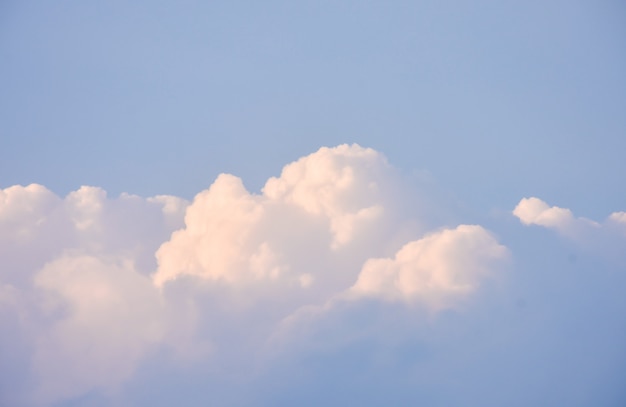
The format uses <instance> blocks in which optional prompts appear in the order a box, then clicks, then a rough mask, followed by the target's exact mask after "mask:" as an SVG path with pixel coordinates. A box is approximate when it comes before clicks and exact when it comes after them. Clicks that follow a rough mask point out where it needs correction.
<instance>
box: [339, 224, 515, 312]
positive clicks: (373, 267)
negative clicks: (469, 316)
mask: <svg viewBox="0 0 626 407" xmlns="http://www.w3.org/2000/svg"><path fill="white" fill-rule="evenodd" d="M506 256H507V249H506V248H505V247H504V246H502V245H500V244H499V243H498V242H497V240H496V239H495V238H494V237H493V236H492V235H491V234H490V233H489V232H488V231H486V230H485V229H484V228H482V227H481V226H478V225H461V226H458V227H457V228H455V229H446V230H442V231H439V232H436V233H433V234H431V235H429V236H427V237H424V238H422V239H420V240H416V241H413V242H410V243H407V244H406V245H405V246H403V247H402V248H401V249H400V250H399V251H398V252H397V253H396V255H395V256H394V258H382V259H369V260H367V262H366V263H365V265H364V266H363V269H362V270H361V273H360V274H359V277H358V280H357V281H356V283H355V284H354V286H352V288H351V289H350V290H351V293H353V294H355V295H356V296H357V297H360V296H364V297H376V298H382V299H384V300H387V301H406V302H414V301H418V302H421V303H424V304H425V305H426V306H428V307H429V308H432V309H436V310H438V309H443V308H447V307H451V306H453V305H455V304H456V303H457V302H458V301H460V300H462V299H463V298H464V297H466V296H467V295H469V294H470V293H472V292H473V291H474V290H475V289H476V288H477V287H478V286H479V285H480V283H481V280H482V279H484V278H485V277H486V276H488V275H489V274H491V273H493V271H494V269H495V267H494V266H495V264H494V263H495V262H496V261H499V260H502V259H503V258H505V257H506Z"/></svg>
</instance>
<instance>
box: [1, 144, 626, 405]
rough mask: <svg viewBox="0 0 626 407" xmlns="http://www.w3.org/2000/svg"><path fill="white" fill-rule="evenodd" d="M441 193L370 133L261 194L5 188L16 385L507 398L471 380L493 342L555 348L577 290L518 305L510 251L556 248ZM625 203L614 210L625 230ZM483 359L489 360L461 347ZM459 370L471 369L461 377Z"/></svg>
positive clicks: (22, 400)
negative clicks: (545, 306) (464, 210)
mask: <svg viewBox="0 0 626 407" xmlns="http://www.w3.org/2000/svg"><path fill="white" fill-rule="evenodd" d="M431 199H433V198H432V197H429V196H425V195H423V194H422V190H421V189H420V186H419V185H415V184H414V183H411V182H409V180H407V179H405V178H404V177H403V176H402V175H401V174H399V173H398V171H397V170H395V169H394V168H393V167H391V166H390V165H389V164H388V163H387V161H386V159H385V157H384V156H383V155H382V154H380V153H379V152H377V151H375V150H372V149H367V148H362V147H360V146H358V145H341V146H338V147H334V148H326V147H324V148H321V149H320V150H319V151H317V152H315V153H313V154H311V155H309V156H306V157H303V158H300V159H299V160H297V161H295V162H293V163H290V164H288V165H287V166H285V167H284V169H283V171H282V173H281V174H280V176H278V177H275V178H270V179H269V180H268V181H267V183H266V184H265V186H264V188H263V189H262V191H261V192H260V193H251V192H249V191H247V190H246V189H245V187H244V186H243V182H242V181H241V180H240V179H239V178H237V177H235V176H233V175H229V174H222V175H220V176H219V177H218V178H217V179H216V180H215V182H214V183H213V184H212V185H211V186H210V188H208V189H207V190H205V191H201V192H200V193H198V194H197V195H196V197H195V198H194V200H193V201H192V202H190V203H189V202H186V201H185V200H183V199H180V198H177V197H171V196H157V197H153V198H141V197H137V196H133V195H127V194H123V195H121V196H120V197H118V198H114V199H111V198H108V197H107V196H106V193H105V191H103V190H101V189H99V188H95V187H81V188H80V189H79V190H77V191H74V192H72V193H70V194H69V195H68V196H66V197H58V196H57V195H55V194H54V193H53V192H51V191H49V190H47V189H46V188H45V187H43V186H40V185H29V186H26V187H23V186H13V187H9V188H6V189H4V190H0V243H1V245H0V328H1V329H2V332H3V333H5V334H4V335H3V337H2V338H1V339H0V345H1V346H0V366H1V367H0V402H2V403H4V404H10V405H16V406H21V405H24V406H30V405H50V404H52V403H55V402H56V403H60V405H63V403H65V402H67V403H70V404H68V405H75V404H76V403H77V404H78V405H89V403H97V402H99V401H102V402H103V403H106V404H119V405H148V404H149V405H171V404H172V403H174V404H180V403H181V402H180V400H187V401H189V400H194V401H193V402H187V401H185V402H182V404H190V403H191V404H194V403H196V404H197V402H196V401H197V400H200V402H201V403H217V404H220V405H238V404H239V405H241V404H243V405H280V404H281V403H283V405H293V404H294V403H297V404H304V405H306V403H304V402H303V400H302V398H301V396H303V395H307V394H309V393H311V392H312V393H311V394H309V396H307V397H309V398H310V402H309V405H320V403H322V404H325V405H339V404H345V403H344V402H345V400H346V399H343V400H340V399H341V397H348V394H351V392H355V393H356V392H357V389H358V388H363V386H365V388H368V387H369V388H370V390H372V391H374V389H378V390H380V391H381V392H392V393H394V394H398V397H399V398H398V399H397V400H396V404H398V405H402V404H404V405H414V404H415V402H429V400H430V401H431V402H433V403H435V404H437V403H439V404H442V403H443V404H446V405H460V404H459V403H460V402H461V398H460V397H461V396H463V397H469V398H470V399H472V400H475V401H477V402H478V401H482V402H483V404H482V405H501V404H498V403H501V402H502V401H503V400H505V399H506V397H495V396H494V397H491V398H490V397H486V396H485V395H480V396H479V395H476V394H474V393H473V392H475V391H477V390H476V389H481V388H482V387H484V386H486V381H487V379H488V378H489V377H492V376H493V375H494V374H499V373H501V372H502V371H503V370H506V369H505V366H503V365H502V363H500V362H497V361H496V359H498V358H505V359H506V358H507V357H509V355H508V354H507V352H506V349H505V348H506V345H507V344H509V345H510V346H513V347H514V348H516V349H517V350H518V351H522V352H525V351H528V352H533V351H534V350H537V351H538V352H539V353H542V352H548V350H549V349H551V347H550V346H548V345H546V343H547V342H544V337H542V336H541V334H540V333H537V334H536V336H534V335H533V334H532V333H529V331H528V329H536V330H537V332H544V333H545V338H546V339H545V340H546V341H558V340H560V338H561V336H560V332H555V331H554V329H555V328H554V326H558V325H559V323H561V322H562V321H561V320H560V319H558V318H560V317H561V316H562V314H560V310H561V309H565V308H567V306H569V304H568V305H564V304H560V303H557V304H556V305H555V306H554V308H553V309H552V311H554V312H553V314H554V315H556V317H555V318H557V320H555V321H554V322H555V324H553V325H550V324H549V323H547V322H545V321H543V320H542V319H541V315H540V314H539V313H532V312H526V313H525V315H526V316H525V317H524V318H526V319H525V320H523V321H518V320H516V318H519V317H521V315H522V314H519V309H518V308H519V307H513V308H510V307H509V305H510V304H511V300H510V299H509V296H511V295H518V294H519V293H516V292H515V289H511V288H510V287H511V284H512V283H514V282H515V281H516V280H515V279H516V278H517V277H516V276H517V274H515V273H512V271H511V270H510V266H509V265H510V259H511V257H513V259H514V262H517V266H516V267H515V268H514V269H516V270H517V272H519V273H522V272H523V270H522V271H520V270H519V267H520V264H522V265H525V266H524V267H531V268H532V267H544V266H543V265H541V264H527V262H525V261H522V262H520V261H519V260H517V259H515V252H514V251H513V256H511V252H510V250H509V249H508V248H506V247H504V246H503V245H502V244H500V243H499V242H498V239H497V238H496V236H495V235H494V234H493V233H492V232H490V231H488V230H486V229H485V228H484V227H482V226H480V225H454V226H450V225H444V224H433V222H432V220H431V219H432V218H434V216H433V214H432V212H431V211H429V208H432V207H433V202H429V200H431ZM514 214H515V215H516V216H517V217H519V218H520V219H521V220H522V222H523V223H525V224H533V223H534V224H539V225H542V226H546V227H549V228H556V229H557V230H559V231H561V232H562V233H564V234H566V235H567V234H569V233H574V234H576V236H585V234H586V233H587V232H586V231H587V229H589V230H593V229H594V228H596V229H597V228H603V227H604V226H601V225H598V224H596V223H594V222H591V221H587V220H584V219H576V218H574V217H573V215H572V214H571V212H570V211H569V210H566V209H561V208H550V207H548V205H547V204H545V203H543V202H542V201H540V200H538V199H536V198H531V199H527V200H522V201H521V202H520V204H519V205H518V207H517V208H516V209H515V211H514ZM625 216H626V215H624V213H623V212H622V213H616V214H613V215H611V216H610V218H609V220H608V221H607V223H606V225H608V226H606V227H607V228H609V226H610V228H614V229H615V230H619V231H621V230H622V229H620V228H621V227H622V226H623V225H624V224H625V223H624V218H625ZM610 228H609V229H610ZM611 230H613V229H611ZM611 233H613V232H611ZM607 236H608V237H607V239H613V240H614V244H616V245H621V244H623V240H616V239H617V238H616V237H615V236H614V235H613V234H609V235H607ZM620 236H621V235H620ZM614 238H615V239H614ZM615 242H617V243H615ZM622 247H623V246H622ZM604 267H605V268H611V267H613V266H612V265H611V264H608V265H607V264H604ZM505 270H507V271H506V272H505ZM554 273H557V274H558V270H557V271H554ZM521 275H522V274H521ZM524 278H526V277H524ZM528 278H530V279H531V280H532V276H531V277H528ZM579 278H580V282H583V281H585V280H586V275H585V274H584V273H582V274H580V275H579ZM620 278H621V277H620ZM620 281H622V280H620ZM496 282H498V283H496ZM502 282H504V284H501V283H502ZM536 283H537V284H541V283H542V282H541V281H540V280H537V281H536ZM574 286H576V287H577V285H574ZM507 287H509V288H507ZM603 287H604V285H600V286H598V288H597V289H596V291H597V292H595V294H598V293H600V292H602V290H603ZM595 294H594V295H595ZM520 295H521V294H520ZM524 295H526V296H528V293H526V294H524ZM607 298H609V297H607ZM610 298H613V297H610ZM515 301H517V300H513V303H515V304H517V303H518V302H515ZM623 305H624V302H623V301H619V300H615V302H614V303H612V306H613V307H615V309H616V310H623ZM602 309H604V308H602ZM555 310H556V311H555ZM595 312H599V308H597V307H596V308H594V311H593V312H591V311H590V313H592V314H593V313H595ZM529 315H530V317H529ZM607 320H610V321H613V319H612V318H607ZM565 325H567V324H565ZM574 325H575V324H573V326H574ZM533 327H534V328H533ZM598 329H599V330H600V331H599V332H601V333H604V332H605V331H606V329H607V328H606V326H604V325H603V326H600V327H599V328H598ZM490 332H491V333H490ZM492 333H493V335H495V337H494V336H493V335H492ZM613 333H614V334H615V336H616V337H617V338H621V339H624V338H625V337H626V336H625V335H623V334H624V332H623V331H619V330H617V331H615V332H613ZM600 338H603V337H602V335H600ZM583 339H585V341H584V343H585V344H596V343H599V342H600V339H599V338H598V337H591V338H583ZM523 340H529V341H530V342H531V344H532V345H531V346H530V348H527V347H526V345H523V344H522V342H520V341H523ZM533 341H534V342H533ZM490 344H491V345H493V346H494V347H493V348H490V346H491V345H490ZM533 347H534V348H533ZM9 348H10V349H12V351H11V352H7V351H2V350H1V349H9ZM565 348H566V350H565V351H562V354H561V356H562V357H563V358H565V357H566V356H568V355H570V353H569V351H568V350H567V349H568V348H567V346H566V347H565ZM613 348H615V347H613ZM613 348H611V349H613ZM490 349H493V351H491V350H490ZM533 349H534V350H533ZM602 355H603V357H605V359H602V358H601V360H602V361H605V360H609V359H610V358H611V357H612V358H613V359H614V362H613V363H609V362H606V363H607V364H606V365H603V366H596V365H594V363H591V362H589V361H585V362H584V363H587V366H590V367H592V368H596V369H599V373H598V375H599V377H604V378H606V377H609V376H608V375H609V373H615V372H616V371H618V370H619V369H620V368H623V366H624V365H623V362H624V359H619V358H618V356H619V355H621V354H620V353H619V352H618V350H615V352H609V351H606V350H605V351H604V352H603V353H602ZM561 356H558V357H556V358H555V360H558V361H560V360H561V359H560V358H561ZM480 357H483V358H485V361H486V362H485V364H486V366H487V367H486V368H485V369H484V371H475V370H474V369H470V368H468V367H467V366H465V365H464V363H466V362H467V363H479V361H478V360H477V358H480ZM607 358H608V359H607ZM333 361H335V362H333ZM464 361H465V362H464ZM469 361H471V362H469ZM511 363H512V364H513V365H520V363H522V362H520V360H519V359H518V358H515V357H514V358H513V361H512V362H511ZM603 363H604V362H603ZM520 366H521V365H520ZM524 369H525V370H524V375H523V377H524V378H525V379H524V380H527V382H528V383H529V385H530V387H533V386H534V387H533V388H538V387H540V386H541V383H540V381H539V379H532V378H531V377H530V376H528V375H527V373H528V368H527V367H525V368H524ZM479 370H480V369H479ZM556 370H557V371H560V370H559V369H556ZM333 371H337V372H339V373H333ZM427 372H431V373H427ZM455 372H456V374H459V375H460V376H459V377H460V378H462V380H466V381H467V384H466V385H459V384H458V383H456V382H455V381H454V380H453V381H451V382H449V379H447V378H446V377H447V375H448V374H450V373H452V374H454V373H455ZM384 375H388V380H387V381H385V380H386V379H384V378H383V376H384ZM198 377H201V378H202V379H201V380H200V381H198V380H199V379H198ZM351 377H352V378H351ZM581 377H583V378H584V377H587V375H584V374H583V375H582V376H581ZM181 378H182V379H181ZM481 378H482V379H484V380H485V382H483V381H481ZM577 380H578V379H576V378H571V380H570V379H568V380H567V383H578V381H577ZM194 383H195V384H194ZM279 383H281V384H279ZM455 383H456V384H455ZM594 383H595V382H594ZM333 386H335V387H333ZM337 386H338V387H337ZM594 386H595V387H593V389H591V390H589V394H591V393H593V394H596V393H597V391H598V389H599V387H598V386H596V385H595V384H594ZM607 386H609V387H610V384H609V385H607ZM333 388H334V390H333ZM290 389H291V390H290ZM294 389H295V390H294ZM298 389H299V390H298ZM416 389H417V390H416ZM450 389H453V390H454V389H456V390H457V392H458V395H459V396H458V397H457V396H445V394H447V393H448V392H449V390H450ZM520 389H521V388H520V387H517V386H512V387H511V388H510V389H509V390H508V393H506V394H508V395H514V394H517V392H519V391H521V390H520ZM610 389H613V388H612V387H610ZM418 390H419V391H418ZM557 390H558V389H557ZM592 390H593V391H592ZM328 391H331V392H332V391H334V392H335V393H336V394H337V397H338V398H336V397H335V398H333V397H328V396H323V393H324V392H328ZM372 391H366V390H362V393H363V394H369V395H370V396H369V397H370V399H371V400H374V398H371V397H372V395H373V393H372ZM594 392H595V393H594ZM472 394H474V395H473V396H472ZM611 394H613V395H614V393H611ZM342 395H343V396H342ZM402 395H404V397H405V399H402ZM553 397H554V399H555V400H561V401H563V400H569V399H568V398H567V397H565V396H564V395H562V394H561V392H559V391H556V390H555V391H554V392H553ZM616 397H617V396H616ZM366 399H367V397H366ZM366 399H364V402H363V404H367V403H366V401H367V400H366ZM103 400H104V401H103ZM381 400H382V399H381ZM71 403H75V404H71ZM575 404H576V403H574V404H570V405H575ZM514 405H515V404H514ZM520 405H522V404H520Z"/></svg>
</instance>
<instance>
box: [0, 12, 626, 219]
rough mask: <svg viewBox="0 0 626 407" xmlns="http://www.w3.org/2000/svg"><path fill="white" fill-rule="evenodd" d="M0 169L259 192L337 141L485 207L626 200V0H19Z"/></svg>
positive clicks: (190, 190) (38, 177) (594, 208)
mask: <svg viewBox="0 0 626 407" xmlns="http://www.w3.org/2000/svg"><path fill="white" fill-rule="evenodd" d="M0 16H1V17H0V61H1V63H0V90H1V93H0V186H2V187H6V186H9V185H12V184H16V183H21V184H27V183H30V182H38V183H42V184H44V185H46V186H48V187H49V188H51V189H52V190H54V191H55V192H57V193H59V194H65V193H67V192H68V191H70V190H73V189H76V188H77V187H78V186H80V185H81V184H89V185H98V186H101V187H103V188H105V189H106V190H108V191H109V193H110V194H111V195H113V196H115V195H117V194H119V193H120V192H123V191H126V192H131V193H136V194H140V195H153V194H157V193H168V194H176V195H181V196H185V197H188V198H189V197H192V196H193V195H194V194H195V193H197V192H198V191H200V190H201V189H203V188H205V187H206V186H208V185H209V184H210V183H211V182H212V180H213V179H214V178H215V176H216V175H217V174H218V173H220V172H231V173H234V174H236V175H238V176H241V177H242V178H243V179H244V182H245V183H246V185H247V186H248V187H249V188H250V189H252V190H254V191H256V190H258V189H259V188H260V187H261V186H262V184H263V182H264V181H265V179H266V178H267V177H268V176H271V175H276V174H277V173H278V172H279V170H280V168H281V167H282V166H283V165H284V164H285V163H287V162H289V161H291V160H293V159H296V158H298V157H300V156H302V155H304V154H308V153H310V152H313V151H314V150H316V149H317V148H318V147H320V146H322V145H336V144H339V143H344V142H357V143H359V144H362V145H364V146H370V147H374V148H376V149H378V150H381V151H383V152H384V153H386V154H387V156H388V157H389V159H390V162H391V163H393V164H394V165H396V166H398V167H400V168H402V169H403V170H405V171H406V172H411V171H416V170H418V171H421V170H426V171H429V172H430V173H431V174H432V176H433V177H434V179H435V180H436V181H437V182H438V183H439V184H440V185H441V186H442V188H445V189H448V190H450V191H452V193H453V194H455V195H456V196H457V197H458V198H459V200H460V201H462V202H464V203H465V204H466V205H469V206H470V207H476V208H481V209H482V210H488V209H492V208H493V207H501V208H506V209H509V206H511V205H514V204H515V203H516V202H517V201H518V200H519V199H520V198H521V197H522V196H526V195H535V196H540V197H542V199H545V200H547V201H548V202H551V203H553V204H559V205H562V206H566V207H571V206H574V204H575V207H576V209H577V211H578V213H580V214H582V215H585V216H590V217H594V216H595V217H601V218H603V217H604V216H606V215H607V214H608V213H610V212H611V211H615V210H618V209H624V207H626V192H625V189H624V188H623V185H624V180H625V175H626V164H625V162H626V160H624V158H623V157H624V151H626V114H625V112H624V107H625V106H626V75H625V74H624V72H626V6H624V3H622V2H620V1H530V2H500V1H493V2H435V1H428V2H427V1H392V2H382V1H381V2H372V1H314V2H299V1H267V2H258V1H228V2H226V1H223V2H208V1H176V2H169V1H134V2H123V1H106V2H85V1H55V2H44V1H12V0H4V1H3V2H2V3H1V6H0Z"/></svg>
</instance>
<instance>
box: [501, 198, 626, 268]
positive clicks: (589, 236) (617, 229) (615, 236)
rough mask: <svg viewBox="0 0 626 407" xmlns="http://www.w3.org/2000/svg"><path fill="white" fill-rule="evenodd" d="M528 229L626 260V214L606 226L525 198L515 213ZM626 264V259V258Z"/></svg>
mask: <svg viewBox="0 0 626 407" xmlns="http://www.w3.org/2000/svg"><path fill="white" fill-rule="evenodd" d="M513 215H515V216H516V217H517V218H518V219H519V220H520V221H521V222H522V223H523V224H524V225H538V226H543V227H545V228H548V229H552V230H555V231H556V232H557V233H559V234H560V235H562V236H564V237H566V238H568V239H571V240H573V241H575V242H576V243H578V244H579V245H580V246H581V247H583V248H585V249H586V250H590V251H592V252H596V253H603V254H604V255H608V256H610V257H613V258H615V257H623V258H624V253H625V251H624V243H625V242H624V237H626V213H625V212H614V213H612V214H610V215H609V216H608V217H607V218H606V220H604V221H603V222H597V221H594V220H590V219H586V218H583V217H576V216H574V214H573V213H572V211H571V210H570V209H566V208H560V207H558V206H550V205H548V204H547V203H546V202H544V201H542V200H541V199H539V198H535V197H531V198H523V199H522V200H520V202H519V203H518V204H517V206H516V207H515V209H514V210H513ZM624 259H625V260H626V258H624Z"/></svg>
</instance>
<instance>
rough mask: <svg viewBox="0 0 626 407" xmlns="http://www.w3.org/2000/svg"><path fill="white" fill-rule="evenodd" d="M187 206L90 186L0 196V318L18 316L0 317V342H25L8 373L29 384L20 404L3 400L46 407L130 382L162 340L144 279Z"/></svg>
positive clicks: (157, 303) (160, 318)
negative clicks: (61, 192) (63, 192)
mask: <svg viewBox="0 0 626 407" xmlns="http://www.w3.org/2000/svg"><path fill="white" fill-rule="evenodd" d="M186 205H187V203H186V202H185V201H184V200H182V199H180V198H176V197H170V196H157V197H153V198H148V199H143V198H140V197H137V196H133V195H128V194H123V195H122V196H120V197H119V198H116V199H109V198H107V196H106V192H105V191H104V190H102V189H100V188H95V187H81V188H80V189H78V190H77V191H73V192H71V193H69V194H68V195H67V196H66V197H65V198H60V197H58V196H56V195H55V194H54V193H52V192H51V191H49V190H48V189H46V188H45V187H43V186H41V185H36V184H32V185H28V186H25V187H24V186H12V187H9V188H6V189H4V190H0V243H1V244H0V314H1V313H2V312H1V311H3V310H4V311H6V312H7V313H9V314H13V315H16V316H17V319H15V318H9V317H2V315H0V324H2V325H4V327H5V328H6V330H5V329H3V332H5V334H4V335H3V338H2V339H1V340H0V341H1V342H2V344H5V345H8V344H9V343H13V344H15V343H18V342H19V343H22V344H23V347H24V349H23V351H24V352H27V353H28V354H29V355H30V357H29V358H27V359H25V358H21V359H20V357H19V356H10V358H9V356H7V358H8V359H10V360H13V362H12V363H17V362H15V358H16V357H17V358H18V361H19V363H21V364H22V365H20V366H14V367H13V369H14V371H15V372H20V371H24V370H26V369H28V370H30V374H29V375H30V376H31V380H30V381H31V382H32V383H33V385H32V386H31V387H30V388H26V389H25V390H24V393H25V394H27V395H25V394H22V396H21V397H22V398H19V399H13V398H10V397H17V396H16V395H14V394H12V393H11V391H10V390H9V389H3V391H2V393H4V396H2V397H7V398H6V400H5V399H3V398H2V397H0V401H1V402H6V403H9V404H11V405H21V404H29V403H31V402H36V401H37V400H38V401H39V402H41V403H42V404H44V405H45V404H49V403H50V402H51V401H52V400H59V399H65V398H71V397H74V396H77V395H80V394H84V393H87V392H89V391H91V390H92V389H94V388H100V389H112V388H114V387H116V386H119V385H120V383H122V382H123V381H124V380H125V379H127V378H128V377H130V375H131V374H132V371H133V369H134V367H135V365H136V363H137V361H138V360H139V359H140V358H141V357H142V356H143V355H144V354H145V353H146V352H148V351H149V349H150V347H151V346H152V345H154V344H155V343H157V342H159V341H160V340H161V339H163V338H165V335H164V333H163V327H164V319H165V317H166V313H165V312H163V305H162V300H161V299H160V298H159V296H158V291H157V290H156V289H155V288H154V285H153V283H152V281H151V279H150V278H149V274H150V272H152V271H153V269H154V265H155V260H154V252H155V250H156V249H157V248H158V246H159V244H160V243H161V242H162V241H163V240H164V239H167V237H168V236H169V235H170V233H171V232H172V231H173V230H174V229H176V228H177V227H180V226H181V225H182V218H183V213H184V211H185V208H186ZM9 326H12V327H13V329H9ZM2 359H3V355H1V354H0V362H1V361H2ZM28 359H30V360H28ZM5 362H6V363H9V361H8V360H6V361H5ZM26 363H27V364H28V366H29V367H28V368H26V367H25V366H24V365H23V364H26Z"/></svg>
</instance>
